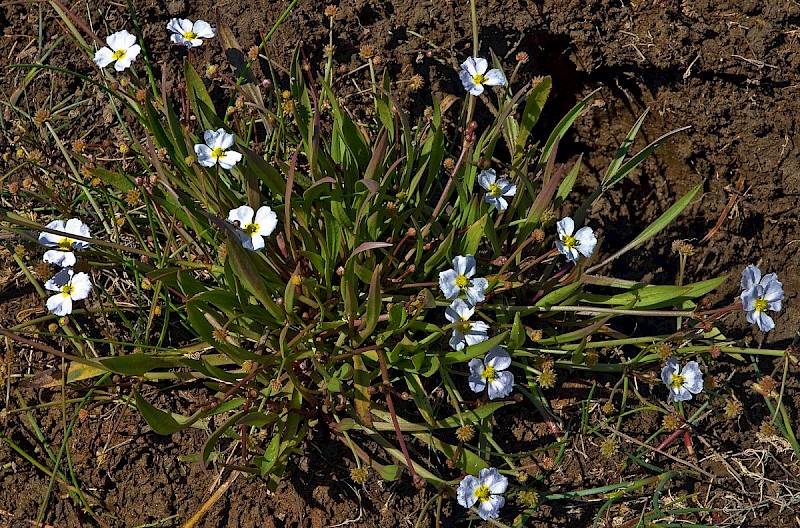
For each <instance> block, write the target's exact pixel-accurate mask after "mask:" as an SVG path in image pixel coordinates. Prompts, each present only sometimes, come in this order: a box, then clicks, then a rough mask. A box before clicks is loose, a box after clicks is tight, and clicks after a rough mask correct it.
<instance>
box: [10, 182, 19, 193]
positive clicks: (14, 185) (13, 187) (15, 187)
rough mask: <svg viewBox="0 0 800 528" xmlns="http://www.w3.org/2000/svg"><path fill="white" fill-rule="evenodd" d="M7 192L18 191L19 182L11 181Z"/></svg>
mask: <svg viewBox="0 0 800 528" xmlns="http://www.w3.org/2000/svg"><path fill="white" fill-rule="evenodd" d="M8 192H10V193H11V194H17V193H18V192H19V182H18V181H13V182H11V183H9V184H8Z"/></svg>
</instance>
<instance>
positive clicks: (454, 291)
mask: <svg viewBox="0 0 800 528" xmlns="http://www.w3.org/2000/svg"><path fill="white" fill-rule="evenodd" d="M453 268H454V269H451V270H447V271H442V272H440V273H439V288H441V289H442V293H444V296H445V298H446V299H454V298H456V297H458V296H459V295H460V294H461V293H466V294H467V298H468V299H469V302H470V304H472V305H475V304H477V303H479V302H481V301H483V299H485V297H486V296H485V291H486V288H487V287H488V286H489V281H487V280H486V279H483V278H475V279H473V278H472V276H473V275H475V257H473V256H472V255H467V256H465V257H462V256H458V257H456V258H454V259H453Z"/></svg>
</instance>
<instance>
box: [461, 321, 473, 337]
mask: <svg viewBox="0 0 800 528" xmlns="http://www.w3.org/2000/svg"><path fill="white" fill-rule="evenodd" d="M457 328H458V331H459V332H461V333H462V334H468V333H470V332H471V331H472V323H470V322H469V321H467V320H466V319H462V320H461V322H460V323H459V324H458V327H457Z"/></svg>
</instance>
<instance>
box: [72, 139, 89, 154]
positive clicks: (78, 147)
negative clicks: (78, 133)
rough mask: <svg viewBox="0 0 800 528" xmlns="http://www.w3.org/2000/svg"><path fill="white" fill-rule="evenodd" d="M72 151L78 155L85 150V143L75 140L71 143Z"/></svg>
mask: <svg viewBox="0 0 800 528" xmlns="http://www.w3.org/2000/svg"><path fill="white" fill-rule="evenodd" d="M72 150H73V152H75V153H76V154H80V153H81V152H83V151H84V150H86V142H85V141H84V140H82V139H76V140H75V141H73V142H72Z"/></svg>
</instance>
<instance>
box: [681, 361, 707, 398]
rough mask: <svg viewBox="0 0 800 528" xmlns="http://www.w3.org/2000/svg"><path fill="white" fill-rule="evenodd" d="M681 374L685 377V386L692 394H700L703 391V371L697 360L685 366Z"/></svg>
mask: <svg viewBox="0 0 800 528" xmlns="http://www.w3.org/2000/svg"><path fill="white" fill-rule="evenodd" d="M681 374H682V375H683V377H684V380H685V381H684V382H683V387H684V388H685V389H686V390H688V391H689V392H691V393H692V394H699V393H701V392H702V391H703V372H702V371H701V370H700V365H698V364H697V361H689V362H688V363H686V365H685V366H684V367H683V370H682V371H681Z"/></svg>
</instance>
